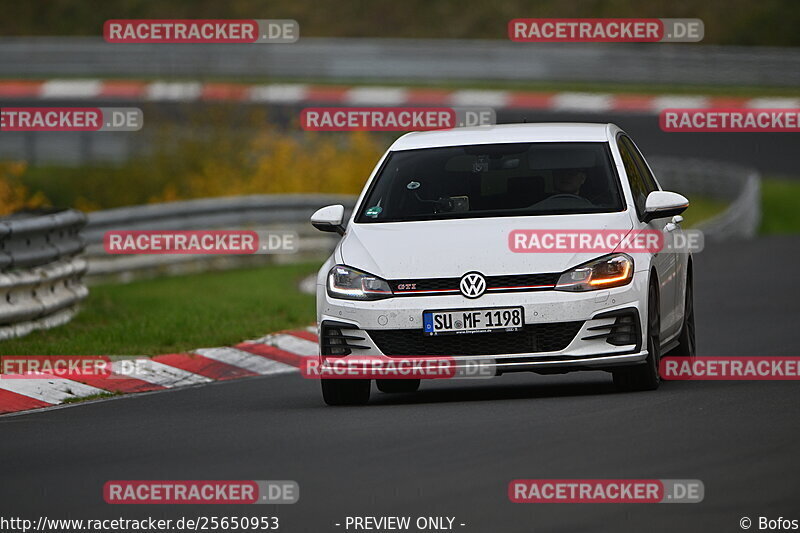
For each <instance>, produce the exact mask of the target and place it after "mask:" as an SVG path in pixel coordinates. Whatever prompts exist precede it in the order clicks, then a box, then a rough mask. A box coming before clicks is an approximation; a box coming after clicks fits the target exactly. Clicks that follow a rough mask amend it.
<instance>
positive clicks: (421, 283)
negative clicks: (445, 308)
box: [389, 273, 561, 296]
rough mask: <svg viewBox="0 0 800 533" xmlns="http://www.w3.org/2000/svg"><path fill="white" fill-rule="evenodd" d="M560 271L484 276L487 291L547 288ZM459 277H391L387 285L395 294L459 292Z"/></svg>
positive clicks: (417, 294) (554, 283) (554, 280)
mask: <svg viewBox="0 0 800 533" xmlns="http://www.w3.org/2000/svg"><path fill="white" fill-rule="evenodd" d="M559 276H561V274H560V273H544V274H511V275H504V276H486V291H487V292H513V291H534V290H548V289H552V288H553V287H555V285H556V283H557V282H558V278H559ZM460 282H461V278H423V279H393V280H389V286H390V287H391V289H392V293H393V294H394V295H395V296H430V295H432V294H456V293H460V292H461V291H460V290H459V283H460Z"/></svg>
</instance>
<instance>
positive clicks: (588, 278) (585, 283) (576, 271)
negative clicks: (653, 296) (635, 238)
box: [555, 254, 633, 292]
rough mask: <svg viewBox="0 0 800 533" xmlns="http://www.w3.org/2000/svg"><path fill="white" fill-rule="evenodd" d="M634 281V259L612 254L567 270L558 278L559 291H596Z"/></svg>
mask: <svg viewBox="0 0 800 533" xmlns="http://www.w3.org/2000/svg"><path fill="white" fill-rule="evenodd" d="M632 279H633V259H632V258H631V257H630V256H629V255H627V254H611V255H606V256H604V257H601V258H600V259H595V260H594V261H590V262H588V263H584V264H582V265H580V266H577V267H575V268H573V269H572V270H567V271H566V272H564V273H563V274H561V277H560V278H558V283H556V287H555V289H556V290H557V291H577V292H581V291H596V290H599V289H608V288H611V287H620V286H622V285H627V284H628V283H630V282H631V280H632Z"/></svg>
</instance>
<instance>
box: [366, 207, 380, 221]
mask: <svg viewBox="0 0 800 533" xmlns="http://www.w3.org/2000/svg"><path fill="white" fill-rule="evenodd" d="M381 211H383V208H382V207H381V206H379V205H376V206H375V207H370V208H369V209H367V211H366V212H365V213H364V214H365V215H366V216H368V217H372V218H375V217H377V216H378V215H380V214H381Z"/></svg>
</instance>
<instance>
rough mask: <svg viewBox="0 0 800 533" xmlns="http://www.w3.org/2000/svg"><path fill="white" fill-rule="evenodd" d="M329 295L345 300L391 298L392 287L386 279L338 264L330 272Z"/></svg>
mask: <svg viewBox="0 0 800 533" xmlns="http://www.w3.org/2000/svg"><path fill="white" fill-rule="evenodd" d="M328 295H329V296H331V297H333V298H344V299H345V300H380V299H381V298H390V297H391V296H392V289H391V288H390V287H389V284H388V283H387V282H386V280H384V279H381V278H379V277H377V276H373V275H372V274H367V273H366V272H361V271H360V270H356V269H355V268H350V267H348V266H344V265H336V266H334V267H333V268H332V269H331V271H330V272H328Z"/></svg>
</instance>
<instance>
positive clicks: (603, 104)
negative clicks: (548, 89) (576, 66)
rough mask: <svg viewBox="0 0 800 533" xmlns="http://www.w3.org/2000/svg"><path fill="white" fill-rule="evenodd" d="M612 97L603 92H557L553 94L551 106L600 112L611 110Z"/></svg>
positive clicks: (564, 109) (561, 109) (556, 108)
mask: <svg viewBox="0 0 800 533" xmlns="http://www.w3.org/2000/svg"><path fill="white" fill-rule="evenodd" d="M613 98H614V97H613V96H612V95H610V94H604V93H558V94H556V95H555V96H553V99H552V104H551V108H552V109H555V110H558V111H590V112H595V113H600V112H604V111H609V110H611V107H612V104H613Z"/></svg>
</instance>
